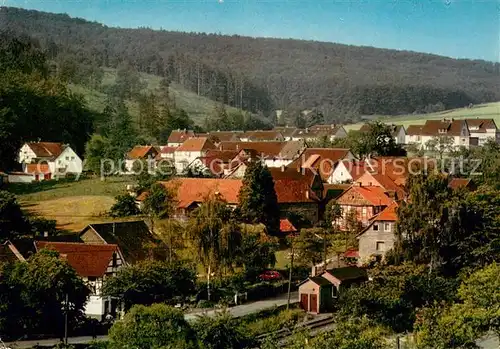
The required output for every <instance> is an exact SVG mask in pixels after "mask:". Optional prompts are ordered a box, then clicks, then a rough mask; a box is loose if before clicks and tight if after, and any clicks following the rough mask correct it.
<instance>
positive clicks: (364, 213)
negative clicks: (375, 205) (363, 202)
mask: <svg viewBox="0 0 500 349" xmlns="http://www.w3.org/2000/svg"><path fill="white" fill-rule="evenodd" d="M362 212H363V217H365V216H366V207H363V209H362Z"/></svg>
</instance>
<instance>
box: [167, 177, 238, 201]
mask: <svg viewBox="0 0 500 349" xmlns="http://www.w3.org/2000/svg"><path fill="white" fill-rule="evenodd" d="M160 183H161V184H162V185H164V186H165V187H166V188H168V189H171V190H174V191H175V192H176V193H177V195H176V200H177V207H179V208H186V207H188V206H189V205H191V204H192V203H194V202H199V203H201V202H203V201H204V200H205V198H206V197H207V196H209V195H214V194H216V195H220V197H221V199H223V200H225V201H226V202H227V203H228V204H233V205H236V204H238V195H239V193H240V188H241V185H242V182H241V180H239V179H218V178H177V179H174V180H171V181H168V182H160Z"/></svg>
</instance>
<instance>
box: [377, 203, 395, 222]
mask: <svg viewBox="0 0 500 349" xmlns="http://www.w3.org/2000/svg"><path fill="white" fill-rule="evenodd" d="M397 208H398V204H397V202H393V203H391V204H390V205H389V206H387V207H386V208H385V209H384V210H383V211H382V212H380V213H379V214H378V215H376V216H375V218H374V219H373V220H374V221H391V222H395V221H397V220H398V213H397Z"/></svg>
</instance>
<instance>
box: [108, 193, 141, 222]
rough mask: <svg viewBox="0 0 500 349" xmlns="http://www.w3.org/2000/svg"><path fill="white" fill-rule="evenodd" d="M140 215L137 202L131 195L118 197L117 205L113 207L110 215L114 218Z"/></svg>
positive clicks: (116, 199)
mask: <svg viewBox="0 0 500 349" xmlns="http://www.w3.org/2000/svg"><path fill="white" fill-rule="evenodd" d="M139 213H140V210H139V208H138V207H137V204H136V202H135V198H134V197H133V196H131V195H130V194H122V195H118V196H117V197H116V198H115V203H114V204H113V206H111V210H110V214H111V216H112V217H128V216H135V215H138V214H139Z"/></svg>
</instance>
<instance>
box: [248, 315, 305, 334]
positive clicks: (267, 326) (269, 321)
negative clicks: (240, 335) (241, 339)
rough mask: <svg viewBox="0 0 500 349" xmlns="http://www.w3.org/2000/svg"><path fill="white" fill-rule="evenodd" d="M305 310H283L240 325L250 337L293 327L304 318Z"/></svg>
mask: <svg viewBox="0 0 500 349" xmlns="http://www.w3.org/2000/svg"><path fill="white" fill-rule="evenodd" d="M305 315H306V314H305V312H304V311H302V310H301V309H290V310H283V311H280V312H278V313H277V314H268V315H267V317H264V318H262V319H256V320H254V321H249V322H247V323H243V324H242V325H241V327H242V329H244V331H245V332H246V333H248V334H249V335H250V336H251V337H255V336H259V335H261V334H264V333H268V332H275V331H278V330H281V329H283V328H289V329H291V328H293V327H294V326H295V325H296V324H297V323H298V322H299V320H301V319H302V318H304V316H305Z"/></svg>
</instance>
